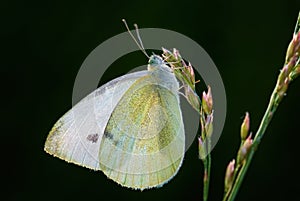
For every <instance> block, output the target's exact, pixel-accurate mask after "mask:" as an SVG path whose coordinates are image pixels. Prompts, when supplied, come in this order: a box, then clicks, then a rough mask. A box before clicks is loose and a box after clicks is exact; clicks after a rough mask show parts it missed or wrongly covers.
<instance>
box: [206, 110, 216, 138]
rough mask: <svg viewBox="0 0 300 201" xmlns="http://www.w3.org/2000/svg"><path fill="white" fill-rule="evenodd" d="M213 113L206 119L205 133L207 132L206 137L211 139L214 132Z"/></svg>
mask: <svg viewBox="0 0 300 201" xmlns="http://www.w3.org/2000/svg"><path fill="white" fill-rule="evenodd" d="M213 120H214V116H213V112H212V113H211V114H208V115H207V116H206V119H205V131H206V137H209V138H210V137H211V135H212V132H213Z"/></svg>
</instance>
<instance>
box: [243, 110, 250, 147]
mask: <svg viewBox="0 0 300 201" xmlns="http://www.w3.org/2000/svg"><path fill="white" fill-rule="evenodd" d="M249 128H250V117H249V113H248V112H246V116H245V118H244V121H243V123H242V125H241V139H242V141H244V140H246V138H247V136H248V133H249Z"/></svg>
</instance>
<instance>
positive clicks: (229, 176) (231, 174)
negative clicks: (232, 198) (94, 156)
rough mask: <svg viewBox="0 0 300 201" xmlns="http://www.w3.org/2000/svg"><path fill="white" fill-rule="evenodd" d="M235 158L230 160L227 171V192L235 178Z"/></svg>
mask: <svg viewBox="0 0 300 201" xmlns="http://www.w3.org/2000/svg"><path fill="white" fill-rule="evenodd" d="M234 166H235V160H234V159H233V160H232V161H230V162H229V164H228V166H227V169H226V173H225V192H227V191H229V190H230V189H231V187H232V183H233V179H234V169H235V167H234Z"/></svg>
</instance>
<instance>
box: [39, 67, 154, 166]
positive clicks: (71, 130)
mask: <svg viewBox="0 0 300 201" xmlns="http://www.w3.org/2000/svg"><path fill="white" fill-rule="evenodd" d="M148 73H149V72H148V71H139V72H136V73H131V74H127V75H124V76H122V77H119V78H117V79H114V80H112V81H110V82H108V83H107V84H105V85H103V86H101V87H100V88H98V89H96V90H95V91H93V92H92V93H90V94H89V95H88V96H87V97H85V98H84V99H82V100H81V101H80V102H79V103H77V104H76V105H75V106H74V107H73V108H72V109H71V110H69V111H68V112H67V113H66V114H65V115H64V116H62V117H61V118H60V119H59V120H58V121H57V122H56V124H55V125H54V127H53V128H52V130H51V131H50V133H49V135H48V137H47V140H46V143H45V147H44V149H45V151H46V152H48V153H49V154H51V155H54V156H56V157H59V158H61V159H63V160H66V161H67V162H72V163H75V164H78V165H81V166H84V167H88V168H91V169H95V170H99V169H100V166H99V147H100V143H101V139H102V136H103V133H104V129H105V127H106V125H107V122H108V120H109V117H110V115H111V113H112V112H113V110H114V108H115V107H116V105H117V103H118V102H119V100H120V99H121V98H122V96H123V95H124V93H125V92H126V91H127V90H128V89H129V88H130V86H131V85H132V84H133V83H134V82H135V81H136V80H138V79H139V78H141V77H143V76H146V75H148Z"/></svg>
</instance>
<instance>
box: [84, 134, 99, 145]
mask: <svg viewBox="0 0 300 201" xmlns="http://www.w3.org/2000/svg"><path fill="white" fill-rule="evenodd" d="M98 138H99V135H98V134H97V133H96V134H89V135H88V136H87V138H86V139H87V140H88V141H91V142H92V143H96V142H97V141H98Z"/></svg>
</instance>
